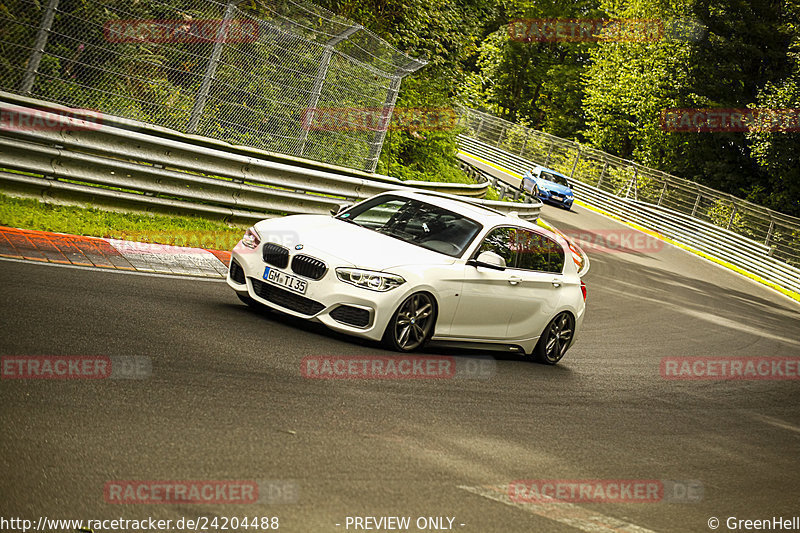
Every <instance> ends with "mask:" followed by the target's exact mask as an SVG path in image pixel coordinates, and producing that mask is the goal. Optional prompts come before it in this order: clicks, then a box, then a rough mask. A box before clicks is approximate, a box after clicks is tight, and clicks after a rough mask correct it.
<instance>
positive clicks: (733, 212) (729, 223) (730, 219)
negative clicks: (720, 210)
mask: <svg viewBox="0 0 800 533" xmlns="http://www.w3.org/2000/svg"><path fill="white" fill-rule="evenodd" d="M731 205H732V206H733V209H732V210H731V216H730V217H729V218H728V226H727V227H726V228H725V229H731V224H733V217H735V216H736V204H735V203H733V202H731Z"/></svg>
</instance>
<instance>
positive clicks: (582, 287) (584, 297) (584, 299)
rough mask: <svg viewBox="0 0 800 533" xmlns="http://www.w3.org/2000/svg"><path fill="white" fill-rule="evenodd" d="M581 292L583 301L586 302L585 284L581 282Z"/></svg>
mask: <svg viewBox="0 0 800 533" xmlns="http://www.w3.org/2000/svg"><path fill="white" fill-rule="evenodd" d="M581 292H582V293H583V301H584V302H585V301H586V283H584V282H583V280H581Z"/></svg>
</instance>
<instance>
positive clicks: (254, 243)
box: [242, 227, 261, 248]
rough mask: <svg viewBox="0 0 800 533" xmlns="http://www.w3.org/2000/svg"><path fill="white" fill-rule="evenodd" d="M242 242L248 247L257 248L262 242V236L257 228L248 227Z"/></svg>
mask: <svg viewBox="0 0 800 533" xmlns="http://www.w3.org/2000/svg"><path fill="white" fill-rule="evenodd" d="M242 244H244V245H245V246H247V247H248V248H256V247H258V245H259V244H261V237H260V236H259V235H258V232H257V231H256V228H254V227H250V228H247V231H246V232H245V233H244V237H242Z"/></svg>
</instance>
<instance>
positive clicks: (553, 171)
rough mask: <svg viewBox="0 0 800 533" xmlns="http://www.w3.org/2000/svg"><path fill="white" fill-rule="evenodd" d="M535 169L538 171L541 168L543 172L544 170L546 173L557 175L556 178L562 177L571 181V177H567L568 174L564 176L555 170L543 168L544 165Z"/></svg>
mask: <svg viewBox="0 0 800 533" xmlns="http://www.w3.org/2000/svg"><path fill="white" fill-rule="evenodd" d="M533 168H534V170H536V169H537V168H540V169H542V170H544V171H546V172H549V173H550V174H555V175H556V176H561V177H562V178H566V179H569V176H567V175H566V174H562V173H561V172H559V171H557V170H553V169H552V168H547V167H543V166H542V165H536V166H535V167H533Z"/></svg>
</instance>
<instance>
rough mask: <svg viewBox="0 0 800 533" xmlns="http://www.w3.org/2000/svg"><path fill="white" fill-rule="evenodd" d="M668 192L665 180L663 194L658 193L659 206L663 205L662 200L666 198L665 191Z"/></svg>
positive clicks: (657, 203)
mask: <svg viewBox="0 0 800 533" xmlns="http://www.w3.org/2000/svg"><path fill="white" fill-rule="evenodd" d="M665 192H667V182H666V181H665V182H664V187H663V188H662V189H661V194H659V195H658V202H656V205H657V206H661V200H662V199H663V198H664V193H665Z"/></svg>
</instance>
